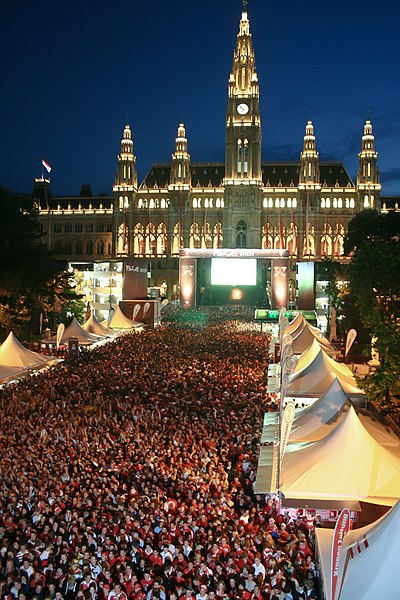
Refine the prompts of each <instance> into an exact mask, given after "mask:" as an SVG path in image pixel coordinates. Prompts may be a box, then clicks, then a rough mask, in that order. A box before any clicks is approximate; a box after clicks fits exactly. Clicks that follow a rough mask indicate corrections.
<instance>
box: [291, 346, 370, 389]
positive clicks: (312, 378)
mask: <svg viewBox="0 0 400 600" xmlns="http://www.w3.org/2000/svg"><path fill="white" fill-rule="evenodd" d="M335 377H337V378H338V379H339V381H340V383H341V386H342V388H343V390H344V392H345V393H346V395H347V396H349V397H350V398H351V399H357V398H360V397H362V396H364V392H363V391H362V390H360V389H359V388H358V387H357V383H356V380H355V378H354V376H353V374H352V372H351V371H350V369H349V368H348V367H347V366H346V365H345V364H343V363H338V362H336V361H335V360H333V359H332V358H330V357H329V356H328V355H327V354H326V352H324V350H323V349H322V348H321V346H320V344H319V343H318V342H317V340H314V341H313V343H312V344H311V346H310V347H309V348H308V350H306V351H305V352H304V353H303V354H301V355H300V357H299V361H298V363H297V365H296V367H295V369H294V371H293V373H292V374H291V375H290V377H289V385H288V387H287V390H286V396H287V397H288V398H290V397H293V398H319V397H320V396H322V395H323V394H325V393H326V392H327V391H328V389H329V387H330V386H331V385H332V383H333V380H334V379H335Z"/></svg>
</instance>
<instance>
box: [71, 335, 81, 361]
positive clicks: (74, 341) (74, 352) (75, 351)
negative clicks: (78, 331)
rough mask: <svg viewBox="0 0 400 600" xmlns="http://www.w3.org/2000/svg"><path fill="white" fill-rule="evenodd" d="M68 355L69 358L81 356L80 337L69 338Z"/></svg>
mask: <svg viewBox="0 0 400 600" xmlns="http://www.w3.org/2000/svg"><path fill="white" fill-rule="evenodd" d="M68 356H69V358H79V340H78V338H68Z"/></svg>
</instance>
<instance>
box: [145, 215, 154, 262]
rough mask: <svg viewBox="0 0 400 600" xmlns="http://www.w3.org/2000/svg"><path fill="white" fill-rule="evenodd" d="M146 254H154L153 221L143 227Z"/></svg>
mask: <svg viewBox="0 0 400 600" xmlns="http://www.w3.org/2000/svg"><path fill="white" fill-rule="evenodd" d="M144 237H145V243H146V254H147V255H150V256H154V255H155V254H156V228H155V227H154V225H153V223H148V224H147V225H146V229H145V234H144Z"/></svg>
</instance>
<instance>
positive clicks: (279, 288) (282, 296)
mask: <svg viewBox="0 0 400 600" xmlns="http://www.w3.org/2000/svg"><path fill="white" fill-rule="evenodd" d="M271 278H272V282H271V283H272V303H273V307H274V308H281V307H285V306H286V305H287V300H288V263H287V261H286V260H280V259H277V260H273V261H272V274H271Z"/></svg>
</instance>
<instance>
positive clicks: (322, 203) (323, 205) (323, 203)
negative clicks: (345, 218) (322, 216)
mask: <svg viewBox="0 0 400 600" xmlns="http://www.w3.org/2000/svg"><path fill="white" fill-rule="evenodd" d="M321 208H325V198H321Z"/></svg>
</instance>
